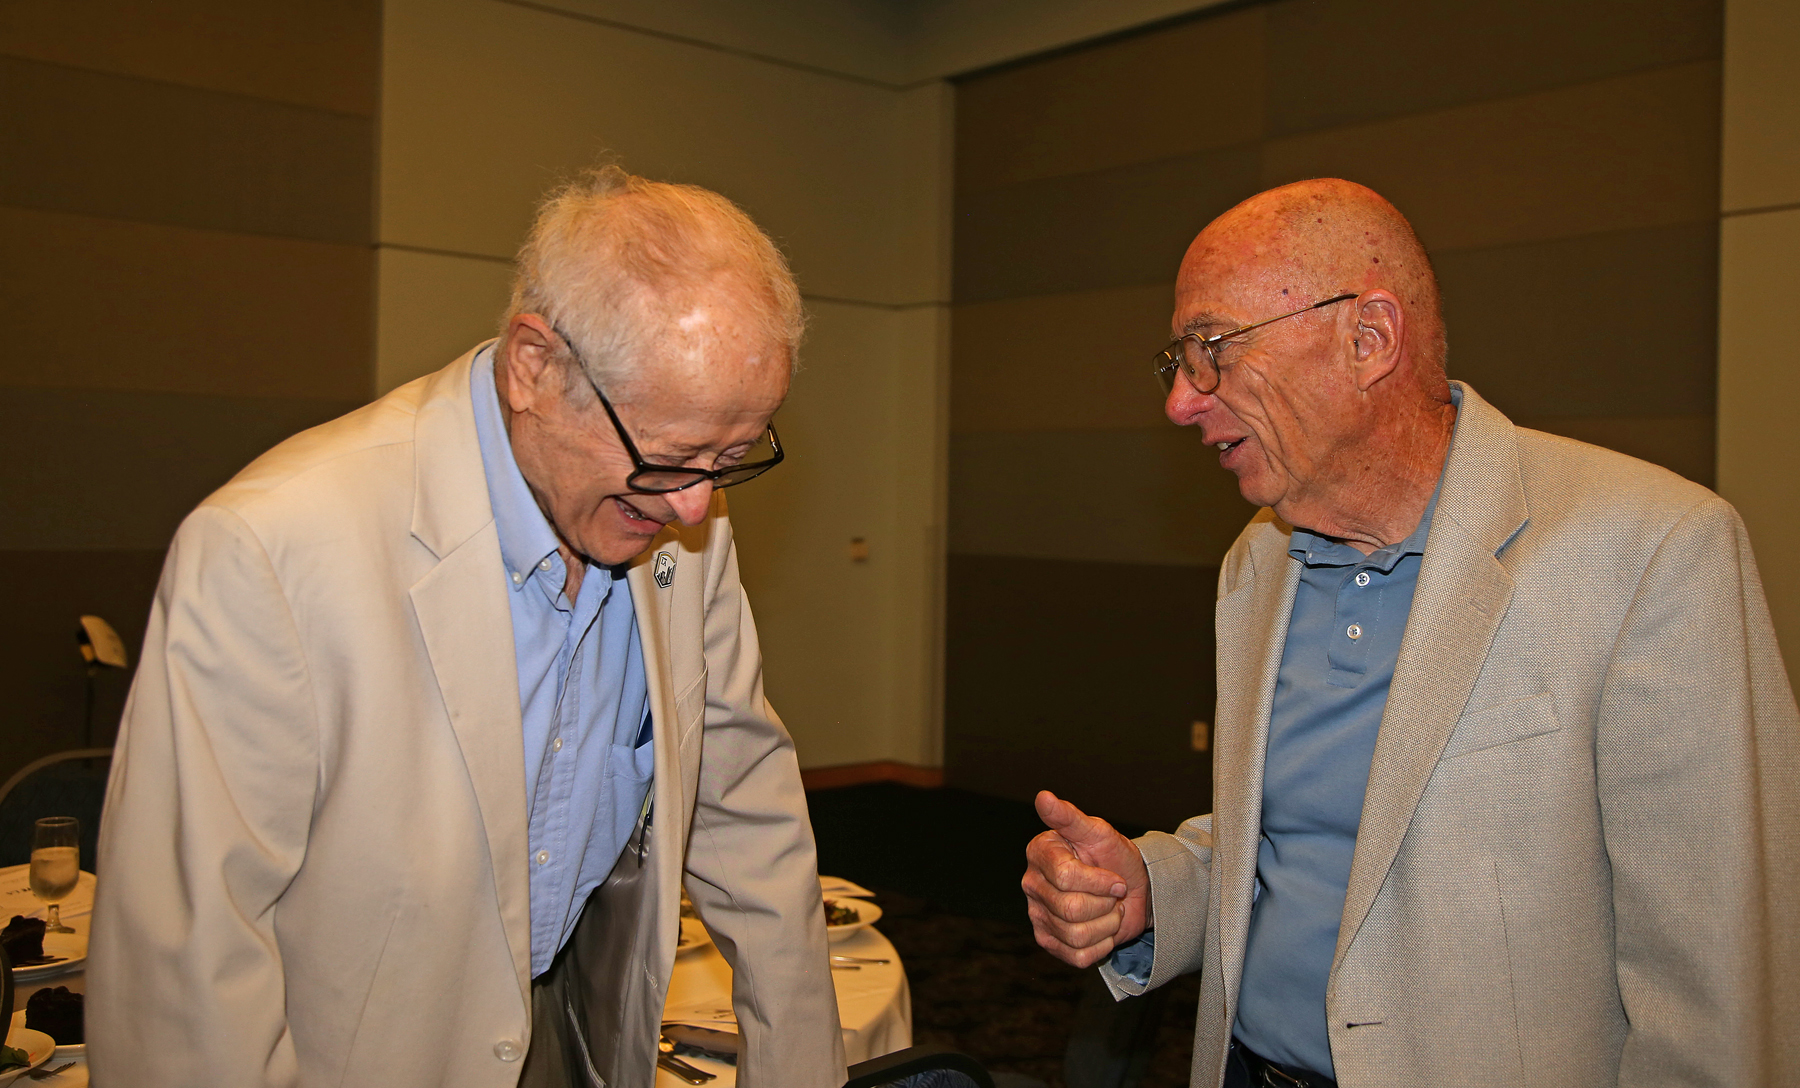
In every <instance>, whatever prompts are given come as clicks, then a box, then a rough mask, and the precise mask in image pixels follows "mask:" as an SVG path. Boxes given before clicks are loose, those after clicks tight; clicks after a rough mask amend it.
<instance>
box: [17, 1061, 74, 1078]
mask: <svg viewBox="0 0 1800 1088" xmlns="http://www.w3.org/2000/svg"><path fill="white" fill-rule="evenodd" d="M73 1068H75V1063H74V1062H64V1063H62V1064H61V1065H59V1066H57V1067H56V1068H55V1069H49V1068H44V1069H33V1070H32V1071H31V1072H29V1073H27V1074H25V1075H26V1076H28V1077H30V1078H31V1079H32V1080H49V1079H50V1078H51V1077H54V1076H56V1075H57V1074H58V1073H61V1072H62V1071H63V1070H65V1069H73Z"/></svg>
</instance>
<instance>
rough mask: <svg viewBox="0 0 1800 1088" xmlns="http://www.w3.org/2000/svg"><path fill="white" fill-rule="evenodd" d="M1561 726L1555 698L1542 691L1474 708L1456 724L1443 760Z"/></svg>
mask: <svg viewBox="0 0 1800 1088" xmlns="http://www.w3.org/2000/svg"><path fill="white" fill-rule="evenodd" d="M1561 729H1562V723H1561V722H1559V721H1557V719H1556V697H1555V696H1554V695H1552V694H1550V693H1549V692H1547V691H1546V692H1541V693H1539V694H1537V695H1533V696H1531V697H1530V698H1529V699H1520V700H1519V701H1517V702H1512V703H1500V704H1498V705H1492V706H1485V707H1482V708H1481V709H1480V710H1472V711H1470V712H1469V713H1467V714H1464V715H1463V716H1462V720H1461V721H1459V722H1457V723H1456V731H1455V732H1453V733H1451V734H1450V741H1449V743H1447V744H1445V745H1444V754H1443V755H1442V756H1441V757H1440V758H1442V759H1454V758H1456V757H1457V756H1466V755H1469V754H1471V753H1474V752H1484V751H1486V750H1487V749H1489V748H1498V747H1500V746H1501V745H1503V744H1516V743H1518V742H1519V741H1522V740H1530V739H1531V738H1532V737H1541V736H1543V735H1544V734H1546V733H1555V732H1558V731H1560V730H1561Z"/></svg>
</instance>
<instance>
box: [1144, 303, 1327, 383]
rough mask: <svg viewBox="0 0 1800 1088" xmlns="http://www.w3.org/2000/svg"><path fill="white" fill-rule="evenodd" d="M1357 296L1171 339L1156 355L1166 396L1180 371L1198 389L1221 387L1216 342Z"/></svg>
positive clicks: (1158, 370)
mask: <svg viewBox="0 0 1800 1088" xmlns="http://www.w3.org/2000/svg"><path fill="white" fill-rule="evenodd" d="M1355 297H1356V293H1355V292H1354V291H1352V292H1351V293H1349V294H1347V295H1334V296H1332V297H1331V298H1328V299H1325V300H1323V301H1321V302H1315V303H1313V304H1312V305H1310V306H1302V307H1300V308H1299V309H1298V310H1295V311H1293V312H1291V313H1285V314H1278V315H1276V316H1275V317H1271V318H1268V319H1266V320H1263V321H1253V322H1251V323H1250V324H1248V325H1241V326H1239V327H1238V328H1235V329H1232V330H1231V331H1230V332H1222V333H1219V334H1218V335H1217V336H1201V335H1200V334H1199V333H1197V332H1190V333H1188V334H1187V335H1185V336H1177V337H1176V338H1175V339H1173V340H1171V341H1169V346H1168V347H1166V348H1164V349H1162V351H1160V352H1158V353H1157V356H1156V364H1155V365H1156V380H1157V381H1158V382H1160V383H1162V391H1163V396H1164V397H1167V396H1168V395H1169V394H1170V393H1173V392H1174V391H1175V372H1176V371H1177V370H1179V371H1180V372H1181V373H1183V374H1185V375H1187V380H1188V381H1189V382H1192V383H1193V386H1194V390H1195V392H1198V393H1211V392H1213V391H1214V390H1216V389H1218V388H1219V353H1218V349H1217V348H1216V347H1215V345H1216V344H1218V343H1219V341H1221V340H1229V339H1231V338H1232V337H1234V336H1241V335H1243V334H1244V333H1247V332H1249V331H1250V330H1251V329H1260V328H1262V327H1263V326H1264V325H1272V324H1274V323H1275V322H1277V321H1282V320H1285V319H1286V318H1290V317H1299V316H1300V315H1301V314H1303V313H1307V312H1308V311H1311V310H1317V309H1318V308H1320V307H1321V306H1330V305H1331V304H1332V303H1335V302H1344V301H1346V300H1348V299H1353V298H1355Z"/></svg>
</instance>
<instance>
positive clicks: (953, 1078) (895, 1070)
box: [844, 1046, 994, 1088]
mask: <svg viewBox="0 0 1800 1088" xmlns="http://www.w3.org/2000/svg"><path fill="white" fill-rule="evenodd" d="M844 1088H994V1078H993V1077H990V1076H988V1072H987V1070H985V1069H983V1068H982V1067H981V1063H980V1062H977V1061H976V1060H975V1059H974V1058H971V1057H969V1056H968V1055H967V1054H959V1053H957V1052H956V1051H954V1050H945V1049H943V1048H942V1047H935V1046H914V1047H908V1048H907V1049H905V1050H896V1051H894V1052H893V1053H892V1054H883V1055H882V1056H881V1057H879V1058H870V1059H869V1060H868V1061H866V1062H857V1063H856V1064H855V1065H853V1066H851V1067H850V1079H849V1080H848V1081H846V1082H845V1083H844Z"/></svg>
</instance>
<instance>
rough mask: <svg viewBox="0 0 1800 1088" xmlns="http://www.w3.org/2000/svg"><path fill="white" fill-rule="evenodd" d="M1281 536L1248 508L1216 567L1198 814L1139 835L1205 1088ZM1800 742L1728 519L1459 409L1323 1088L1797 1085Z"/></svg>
mask: <svg viewBox="0 0 1800 1088" xmlns="http://www.w3.org/2000/svg"><path fill="white" fill-rule="evenodd" d="M1290 533H1291V529H1290V527H1288V526H1286V525H1284V524H1282V523H1281V522H1280V521H1279V520H1277V519H1276V518H1275V517H1274V516H1273V514H1271V513H1270V512H1269V511H1267V510H1264V511H1262V512H1261V513H1259V514H1258V515H1257V516H1256V518H1255V519H1254V520H1252V521H1251V523H1250V525H1249V527H1248V528H1246V529H1245V530H1244V533H1243V535H1242V536H1240V537H1239V538H1238V541H1237V543H1236V544H1235V545H1234V546H1233V548H1232V549H1231V552H1230V554H1229V555H1228V556H1227V558H1226V560H1225V562H1224V565H1223V567H1222V569H1221V571H1220V575H1219V603H1218V621H1217V622H1218V647H1219V650H1218V658H1219V664H1218V668H1219V705H1218V719H1217V753H1216V762H1215V767H1214V780H1215V783H1214V784H1215V811H1214V812H1213V813H1212V814H1211V815H1209V816H1202V817H1199V818H1197V819H1194V820H1190V821H1189V822H1188V823H1186V824H1184V825H1183V826H1182V828H1181V829H1180V830H1179V831H1178V832H1177V833H1176V834H1174V835H1164V834H1151V835H1149V836H1146V837H1145V838H1144V839H1142V840H1139V845H1140V847H1141V848H1142V850H1143V853H1144V857H1145V859H1146V861H1147V862H1148V863H1149V868H1150V874H1151V883H1152V896H1153V903H1154V906H1155V915H1156V955H1155V961H1154V964H1153V968H1152V976H1151V979H1150V985H1151V986H1157V985H1160V984H1162V983H1163V982H1165V981H1167V980H1168V979H1170V978H1172V977H1174V976H1176V975H1178V974H1182V973H1186V972H1191V971H1199V972H1201V989H1200V1008H1199V1016H1198V1022H1197V1027H1196V1032H1195V1044H1194V1062H1193V1071H1192V1074H1191V1076H1192V1083H1193V1084H1194V1085H1196V1086H1216V1085H1218V1084H1219V1083H1220V1081H1221V1078H1222V1075H1223V1069H1224V1059H1225V1054H1226V1047H1227V1044H1228V1043H1229V1041H1230V1037H1231V1025H1232V1022H1233V1020H1234V1018H1235V1016H1236V1009H1237V996H1238V985H1239V981H1240V979H1241V977H1242V971H1243V963H1244V947H1245V941H1246V938H1247V935H1248V931H1249V925H1250V911H1251V901H1252V895H1253V890H1254V884H1255V879H1256V857H1257V843H1258V835H1259V821H1258V817H1259V813H1260V812H1261V806H1262V781H1263V755H1264V749H1265V747H1266V744H1267V739H1268V728H1269V713H1270V706H1271V705H1272V700H1273V696H1274V686H1275V676H1276V671H1277V669H1278V667H1279V665H1280V660H1281V650H1282V646H1283V643H1284V641H1285V638H1286V634H1287V624H1288V616H1289V613H1290V610H1291V609H1292V606H1293V600H1294V591H1295V587H1296V585H1297V584H1298V567H1297V565H1296V564H1295V563H1294V562H1293V561H1292V560H1291V559H1290V557H1289V556H1288V554H1287V548H1288V542H1289V535H1290ZM1797 729H1800V722H1797V718H1796V713H1795V706H1794V699H1793V695H1792V693H1791V692H1790V691H1789V688H1788V683H1787V679H1786V676H1785V673H1784V672H1783V669H1782V664H1781V658H1780V655H1779V653H1778V651H1777V649H1776V645H1775V638H1774V633H1773V631H1772V629H1771V627H1770V624H1769V617H1768V610H1767V608H1766V607H1765V605H1764V602H1763V594H1762V586H1761V582H1760V581H1759V579H1758V577H1757V572H1756V564H1755V561H1754V560H1753V559H1752V557H1751V554H1750V545H1749V542H1748V540H1747V539H1746V537H1745V535H1744V529H1743V525H1742V523H1741V522H1740V521H1739V519H1738V517H1737V514H1736V512H1735V511H1734V510H1732V508H1731V507H1730V506H1729V505H1728V504H1726V503H1725V502H1724V501H1723V500H1721V499H1720V498H1718V497H1717V496H1715V495H1714V494H1712V493H1711V492H1709V491H1707V490H1706V489H1705V488H1702V487H1699V486H1697V485H1695V484H1692V483H1689V482H1687V481H1685V480H1682V479H1680V478H1679V477H1677V476H1675V475H1673V474H1672V473H1669V472H1665V471H1664V470H1662V469H1660V468H1655V467H1653V466H1651V465H1647V464H1645V463H1643V462H1641V461H1636V460H1633V459H1631V458H1629V457H1625V456H1622V455H1620V454H1617V453H1612V452H1610V451H1607V450H1602V449H1597V448H1595V447H1592V446H1587V445H1583V444H1581V443H1579V442H1574V441H1570V440H1568V439H1564V438H1557V437H1553V436H1551V435H1547V434H1539V433H1537V432H1533V431H1526V430H1521V429H1518V428H1515V427H1514V426H1513V425H1512V424H1511V423H1510V422H1509V421H1508V420H1507V419H1506V418H1505V417H1504V416H1503V415H1501V414H1500V413H1499V412H1498V411H1496V410H1495V409H1494V408H1493V407H1491V406H1490V405H1488V404H1487V403H1486V402H1485V401H1483V400H1482V399H1481V398H1480V397H1479V396H1477V395H1476V394H1475V392H1474V391H1473V390H1470V389H1468V388H1466V387H1463V400H1462V410H1461V413H1460V416H1459V419H1458V422H1457V431H1456V438H1455V443H1454V446H1453V448H1452V451H1451V454H1450V457H1449V460H1448V462H1447V464H1446V466H1445V476H1444V481H1443V488H1442V492H1441V495H1440V498H1439V500H1438V506H1437V513H1436V516H1435V518H1434V520H1433V523H1432V526H1431V534H1430V537H1429V539H1428V541H1427V543H1426V549H1425V556H1424V561H1423V567H1422V569H1421V571H1420V575H1419V582H1418V589H1417V594H1416V596H1415V598H1414V602H1413V607H1412V613H1411V616H1410V618H1409V619H1408V622H1407V627H1406V634H1405V637H1404V641H1403V643H1402V645H1401V648H1400V657H1399V662H1398V665H1397V667H1396V669H1395V673H1394V682H1393V688H1392V690H1391V693H1390V695H1389V697H1388V703H1387V709H1386V712H1385V714H1384V715H1383V717H1382V722H1381V732H1380V736H1379V739H1378V740H1377V742H1376V746H1375V754H1374V761H1373V765H1372V766H1371V769H1370V775H1369V787H1368V793H1367V795H1366V799H1365V801H1364V806H1363V818H1362V825H1361V829H1360V831H1359V833H1358V836H1357V843H1356V854H1355V859H1354V862H1353V864H1352V866H1351V871H1350V882H1349V889H1348V895H1347V897H1346V901H1345V904H1344V916H1343V921H1342V924H1341V929H1340V933H1339V936H1338V945H1337V952H1336V955H1335V957H1334V959H1333V962H1332V970H1331V980H1330V984H1329V988H1328V992H1327V997H1326V1013H1327V1017H1328V1021H1327V1022H1328V1027H1329V1031H1330V1039H1331V1053H1332V1060H1333V1062H1334V1064H1335V1066H1336V1073H1337V1079H1338V1081H1339V1082H1340V1083H1341V1084H1344V1085H1345V1086H1347V1088H1364V1086H1369V1088H1374V1086H1381V1088H1389V1086H1406V1085H1419V1086H1425V1085H1434V1086H1435V1085H1446V1084H1455V1085H1493V1086H1501V1085H1508V1086H1513V1085H1549V1084H1556V1085H1577V1086H1600V1085H1670V1086H1673V1085H1688V1086H1691V1085H1710V1084H1718V1085H1769V1084H1777V1083H1781V1084H1792V1083H1795V1079H1796V1076H1797V1075H1800V1047H1797V1045H1796V1040H1797V1039H1800V1001H1797V1000H1796V996H1797V987H1800V945H1797V943H1796V940H1795V932H1796V925H1797V924H1800V915H1797V914H1796V910H1797V908H1800V839H1797V836H1800V759H1797V758H1796V731H1797ZM1321 770H1322V773H1323V772H1324V770H1325V769H1321ZM1107 974H1108V979H1109V981H1110V982H1111V983H1112V984H1113V986H1114V989H1115V991H1116V992H1121V993H1123V992H1134V991H1136V990H1137V989H1139V988H1138V987H1135V986H1132V985H1131V984H1130V983H1129V982H1127V981H1125V980H1122V979H1120V978H1119V976H1118V975H1117V974H1115V973H1112V972H1110V970H1109V971H1108V972H1107Z"/></svg>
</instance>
